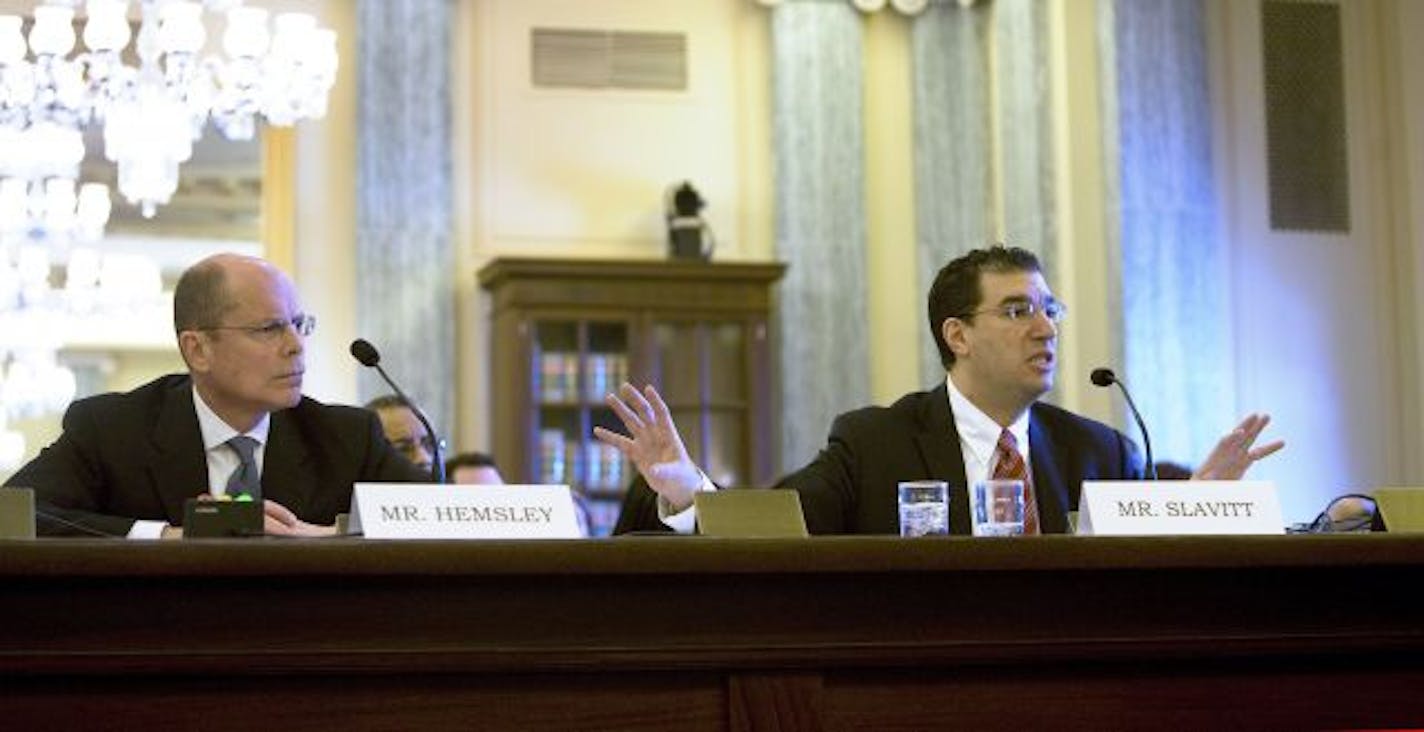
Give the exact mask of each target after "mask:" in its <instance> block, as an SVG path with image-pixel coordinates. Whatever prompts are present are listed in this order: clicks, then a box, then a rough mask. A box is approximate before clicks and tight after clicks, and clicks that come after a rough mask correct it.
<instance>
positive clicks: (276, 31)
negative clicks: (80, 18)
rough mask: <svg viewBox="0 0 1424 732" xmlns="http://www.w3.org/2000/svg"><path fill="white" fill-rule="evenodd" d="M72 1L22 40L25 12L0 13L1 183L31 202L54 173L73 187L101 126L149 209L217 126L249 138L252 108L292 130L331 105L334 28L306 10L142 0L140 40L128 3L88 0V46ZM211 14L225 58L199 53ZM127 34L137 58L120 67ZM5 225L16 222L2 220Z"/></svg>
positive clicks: (44, 15)
mask: <svg viewBox="0 0 1424 732" xmlns="http://www.w3.org/2000/svg"><path fill="white" fill-rule="evenodd" d="M78 4H79V3H78V2H77V0H71V1H70V2H62V1H59V0H50V2H46V3H44V4H41V5H38V6H36V7H35V9H34V22H33V24H31V26H30V28H29V33H28V36H26V35H25V33H24V19H23V18H21V17H19V16H16V15H3V16H0V178H5V179H16V180H19V181H22V182H23V183H24V186H25V189H26V191H27V195H28V197H29V198H30V199H36V198H42V197H44V196H45V195H47V191H48V190H49V181H50V180H52V179H56V178H57V179H61V180H67V181H70V182H71V185H70V190H73V187H74V186H73V183H74V182H77V181H78V179H79V166H80V163H81V162H82V161H83V159H84V136H83V130H84V128H85V127H86V126H88V125H90V124H94V125H98V126H99V127H101V129H102V131H103V136H102V140H103V147H104V157H106V158H107V159H108V160H109V161H111V162H113V163H114V164H115V166H116V168H117V172H118V175H117V180H118V189H119V192H120V193H121V194H122V195H123V197H124V198H125V200H127V201H128V202H129V203H130V204H133V205H135V206H137V207H139V208H140V209H141V210H142V212H143V215H144V216H150V217H151V216H153V214H154V212H155V211H156V209H157V207H158V206H160V205H162V204H165V203H167V202H168V201H169V199H170V198H171V197H172V196H173V193H174V191H176V190H177V188H178V167H179V165H181V164H182V163H183V162H184V161H186V160H188V158H189V157H190V156H191V155H192V153H193V142H194V141H195V140H197V139H199V138H200V137H202V135H203V132H204V130H205V129H206V127H207V125H208V122H209V121H211V122H212V123H213V126H215V127H217V129H218V130H219V131H220V132H221V133H222V134H223V136H225V137H226V138H228V139H231V140H248V139H252V137H253V135H254V134H255V132H256V126H257V118H258V116H261V117H262V118H263V119H265V120H266V121H267V122H268V123H269V124H273V125H278V126H289V125H292V124H295V123H296V122H297V121H299V120H303V119H315V118H320V117H323V116H325V114H326V98H327V95H328V94H329V93H330V90H331V86H332V83H333V82H334V81H335V79H336V68H337V56H336V34H335V33H334V32H333V31H331V30H329V29H324V28H318V27H317V25H316V19H315V18H313V17H312V16H311V15H308V14H305V13H281V14H278V15H277V16H276V17H275V18H274V19H273V20H272V23H271V28H270V30H269V23H268V12H267V11H266V10H265V9H262V8H255V7H250V6H246V5H242V4H241V3H240V2H235V1H234V0H208V2H207V3H199V2H194V1H193V0H139V2H138V3H137V7H138V9H139V11H140V17H141V21H140V24H139V30H138V33H137V34H136V35H135V34H133V33H131V30H130V25H129V19H128V14H129V5H130V3H129V2H128V0H87V2H84V3H83V5H84V10H85V21H84V24H83V29H84V30H83V33H82V34H81V37H82V41H83V44H82V45H83V48H82V50H81V49H79V44H78V42H77V39H76V34H75V32H74V29H75V6H76V5H78ZM206 11H212V12H213V13H214V14H215V15H216V14H220V15H222V16H223V17H224V18H225V19H226V27H225V30H224V32H223V33H222V36H221V44H220V45H221V47H222V51H223V53H221V54H207V55H205V54H204V49H205V48H206V46H207V43H208V33H207V28H206V25H205V23H204V19H205V12H206ZM130 42H132V49H133V53H134V55H135V56H136V58H137V60H138V63H137V65H130V64H128V63H126V62H125V58H124V51H125V49H127V48H129V47H130ZM11 195H14V194H13V193H12V194H11ZM31 208H33V206H31ZM3 225H6V226H11V227H12V228H13V227H14V226H15V225H14V224H12V223H9V217H8V215H7V216H6V223H5V224H3Z"/></svg>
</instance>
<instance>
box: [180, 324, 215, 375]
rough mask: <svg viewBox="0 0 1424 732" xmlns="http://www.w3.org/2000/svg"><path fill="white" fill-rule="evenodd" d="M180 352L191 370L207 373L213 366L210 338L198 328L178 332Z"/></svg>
mask: <svg viewBox="0 0 1424 732" xmlns="http://www.w3.org/2000/svg"><path fill="white" fill-rule="evenodd" d="M178 353H179V354H180V355H182V356H183V363H186V364H188V370H189V371H196V372H198V373H205V372H207V371H208V369H209V368H210V367H211V366H212V354H211V353H209V343H208V339H207V338H206V337H205V336H204V335H203V334H202V333H200V332H198V331H196V330H185V331H183V332H181V333H179V334H178Z"/></svg>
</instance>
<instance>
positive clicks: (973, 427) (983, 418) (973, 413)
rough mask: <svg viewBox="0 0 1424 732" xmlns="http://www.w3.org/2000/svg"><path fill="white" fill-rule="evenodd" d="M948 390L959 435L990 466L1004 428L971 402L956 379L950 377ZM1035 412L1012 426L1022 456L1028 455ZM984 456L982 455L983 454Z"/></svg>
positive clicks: (1020, 416)
mask: <svg viewBox="0 0 1424 732" xmlns="http://www.w3.org/2000/svg"><path fill="white" fill-rule="evenodd" d="M944 383H945V388H946V390H947V391H948V392H949V408H950V411H952V412H953V413H954V428H955V429H956V430H958V431H959V438H960V441H961V442H962V443H964V444H966V445H968V447H969V449H970V450H973V451H974V452H975V457H976V458H977V459H979V460H980V461H982V462H984V463H985V464H989V463H990V461H991V458H992V457H993V454H994V448H995V446H996V445H998V444H999V433H1000V432H1002V431H1003V428H1002V427H1000V426H999V423H998V422H995V421H994V420H993V418H991V417H990V416H989V415H987V414H985V413H984V410H982V409H980V408H979V407H977V406H975V405H974V402H971V401H969V397H966V396H964V394H963V392H961V391H959V389H958V388H957V387H956V386H955V385H954V377H953V375H946V376H945V379H944ZM1030 411H1032V409H1031V408H1030V409H1025V410H1024V413H1023V414H1021V415H1019V418H1018V419H1016V420H1014V421H1013V424H1010V425H1009V433H1010V434H1012V435H1013V436H1014V441H1015V442H1016V443H1017V444H1018V447H1019V452H1020V453H1022V454H1023V455H1024V456H1025V457H1027V455H1028V417H1029V412H1030ZM981 450H983V451H984V452H983V453H982V454H981V453H980V451H981Z"/></svg>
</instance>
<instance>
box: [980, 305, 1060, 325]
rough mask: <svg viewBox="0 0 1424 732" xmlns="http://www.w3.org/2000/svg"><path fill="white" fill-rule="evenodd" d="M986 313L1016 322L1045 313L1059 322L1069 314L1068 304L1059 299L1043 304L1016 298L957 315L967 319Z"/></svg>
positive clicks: (1052, 319)
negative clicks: (994, 305) (1001, 303)
mask: <svg viewBox="0 0 1424 732" xmlns="http://www.w3.org/2000/svg"><path fill="white" fill-rule="evenodd" d="M986 313H994V314H996V315H999V316H1000V317H1003V318H1004V319H1006V320H1009V321H1011V322H1015V323H1017V322H1021V321H1026V320H1030V319H1032V318H1033V316H1035V315H1038V314H1039V313H1043V315H1044V316H1045V317H1047V318H1048V319H1049V320H1051V321H1053V322H1055V323H1057V322H1059V321H1061V320H1063V316H1064V315H1067V314H1068V306H1067V305H1064V304H1063V303H1061V302H1059V301H1057V300H1049V301H1047V302H1045V303H1043V304H1042V305H1040V304H1038V303H1036V302H1034V301H1032V300H1016V301H1014V302H1007V303H1004V304H1003V305H1000V306H998V307H993V308H984V309H983V310H975V311H972V312H968V313H965V314H963V315H957V316H955V317H957V318H959V319H960V320H966V319H968V318H972V317H974V316H975V315H984V314H986Z"/></svg>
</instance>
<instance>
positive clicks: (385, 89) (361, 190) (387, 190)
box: [333, 0, 457, 435]
mask: <svg viewBox="0 0 1424 732" xmlns="http://www.w3.org/2000/svg"><path fill="white" fill-rule="evenodd" d="M357 12H358V16H357V18H358V28H359V40H358V43H359V45H360V52H359V53H358V54H357V63H358V64H359V66H358V68H357V73H358V75H359V80H358V86H359V93H358V99H359V105H360V106H359V109H358V133H357V135H358V136H357V150H356V151H355V154H356V156H357V163H358V164H357V179H356V197H357V207H356V323H357V333H358V334H359V335H360V336H362V337H364V338H366V339H368V340H370V341H371V342H372V343H374V344H375V345H376V347H377V348H379V349H380V351H381V355H382V361H381V365H382V366H383V367H385V369H386V370H387V371H388V372H389V373H390V374H391V376H393V377H394V378H395V379H396V380H397V382H398V383H400V384H401V387H402V388H403V389H404V390H405V391H406V393H407V394H409V395H410V397H411V398H412V399H414V400H415V401H416V402H417V403H418V404H420V406H421V407H422V408H423V409H424V410H425V411H426V412H427V414H428V415H429V417H430V419H431V421H432V423H434V426H435V428H436V429H437V430H438V431H440V432H441V434H444V435H448V434H450V430H451V428H452V427H453V425H454V424H455V422H456V421H457V420H456V419H455V408H456V406H455V396H454V394H455V280H454V278H455V276H456V274H457V273H456V272H455V267H454V264H455V250H454V243H453V241H452V239H451V231H452V226H453V224H452V211H451V205H452V187H451V186H452V183H451V159H450V139H451V130H450V22H451V19H452V12H451V8H450V4H449V2H448V0H360V3H359V5H358V11H357ZM333 215H341V214H340V212H333ZM358 385H359V390H360V394H361V399H363V400H365V399H369V398H370V397H373V396H375V395H377V394H382V393H386V392H389V391H390V389H389V388H388V387H387V386H386V385H385V384H384V382H382V381H381V380H380V378H379V377H378V376H377V375H376V374H375V373H374V372H372V371H371V370H369V369H363V370H362V372H361V376H360V380H359V382H358Z"/></svg>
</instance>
